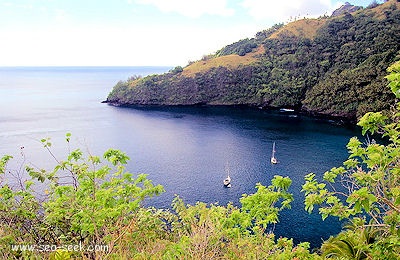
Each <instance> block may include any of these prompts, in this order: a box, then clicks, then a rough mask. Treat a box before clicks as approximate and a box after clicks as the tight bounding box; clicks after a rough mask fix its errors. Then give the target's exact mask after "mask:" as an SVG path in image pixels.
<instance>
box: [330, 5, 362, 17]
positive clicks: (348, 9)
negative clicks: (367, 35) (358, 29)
mask: <svg viewBox="0 0 400 260" xmlns="http://www.w3.org/2000/svg"><path fill="white" fill-rule="evenodd" d="M361 8H362V7H361V6H355V5H352V4H350V3H349V2H346V3H345V4H344V5H342V6H341V7H339V8H338V9H336V10H335V11H333V13H332V16H339V15H342V14H344V13H352V12H355V11H357V10H360V9H361Z"/></svg>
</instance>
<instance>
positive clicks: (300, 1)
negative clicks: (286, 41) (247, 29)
mask: <svg viewBox="0 0 400 260" xmlns="http://www.w3.org/2000/svg"><path fill="white" fill-rule="evenodd" d="M242 6H243V7H244V8H246V9H247V10H248V13H249V15H251V16H252V17H254V18H256V19H260V20H261V19H272V20H274V21H275V22H285V21H287V20H288V19H289V18H290V17H292V18H294V17H298V16H300V17H304V16H306V17H317V16H320V15H323V14H325V13H327V12H330V11H332V10H333V9H334V5H333V4H332V2H331V1H330V0H280V1H265V0H243V2H242ZM335 6H336V5H335Z"/></svg>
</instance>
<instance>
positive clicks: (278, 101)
mask: <svg viewBox="0 0 400 260" xmlns="http://www.w3.org/2000/svg"><path fill="white" fill-rule="evenodd" d="M399 7H400V3H399V2H398V1H396V0H390V1H387V2H386V3H384V4H381V5H371V6H370V7H368V8H363V9H361V10H357V11H355V12H353V13H348V12H346V13H344V14H343V15H339V16H335V17H320V18H318V19H303V20H299V21H295V22H292V23H289V24H287V25H283V24H278V25H275V26H273V27H271V28H269V29H267V30H264V31H261V32H259V33H257V34H256V36H255V38H251V39H243V40H240V41H238V42H235V43H233V44H231V45H228V46H225V47H224V48H222V49H221V50H219V51H217V52H216V53H215V54H213V55H208V56H205V57H204V58H203V59H202V60H200V61H197V62H194V63H190V64H189V65H188V66H186V67H184V68H182V67H180V66H178V67H176V68H175V69H173V70H171V71H170V72H169V73H165V74H162V75H151V76H147V77H144V78H136V77H134V78H131V79H129V80H127V81H120V82H119V83H118V84H117V85H116V86H115V87H114V88H113V90H112V91H111V93H110V94H109V96H108V98H107V102H108V103H110V104H114V105H124V106H129V105H248V106H257V107H264V108H271V107H272V108H273V107H275V108H279V107H289V108H295V109H297V110H302V111H307V112H310V113H315V114H325V115H330V116H339V117H344V118H347V119H351V120H355V119H356V118H360V116H362V115H363V114H364V113H365V112H367V111H379V110H384V109H388V108H389V106H390V104H391V103H392V102H393V100H394V96H393V94H392V93H391V92H390V91H388V90H387V89H386V88H385V80H384V75H385V70H386V68H387V67H388V66H389V65H390V64H391V63H393V62H394V61H396V60H398V59H399V58H400V55H399V51H400V45H399V39H400V10H399ZM246 58H247V60H246V62H241V61H242V60H244V59H246ZM221 61H223V62H221ZM202 66H203V67H202Z"/></svg>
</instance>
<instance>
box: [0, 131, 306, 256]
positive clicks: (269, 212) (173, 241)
mask: <svg viewBox="0 0 400 260" xmlns="http://www.w3.org/2000/svg"><path fill="white" fill-rule="evenodd" d="M70 138H71V137H70V134H67V136H66V141H67V143H68V144H69V142H70ZM42 142H43V145H44V147H45V149H48V151H49V152H50V153H51V150H50V147H51V142H50V140H49V139H43V140H42ZM103 158H104V159H105V162H104V163H101V158H99V157H97V156H93V155H90V154H89V155H86V156H85V155H84V154H83V152H82V151H81V150H79V149H77V150H74V151H72V152H70V153H69V154H68V156H67V158H66V159H65V160H62V161H59V160H57V165H56V166H55V168H54V170H53V171H45V170H37V169H35V168H33V167H31V166H26V167H25V169H24V171H25V173H26V174H28V175H29V176H30V179H29V180H25V181H23V182H22V178H20V179H18V180H17V182H16V184H13V183H11V182H10V181H6V178H4V179H2V182H1V189H0V219H1V224H0V242H1V243H0V244H1V245H2V246H1V254H0V257H1V258H3V259H12V258H20V257H22V258H26V259H30V258H32V257H33V258H50V259H70V258H72V257H79V258H83V259H92V258H95V259H104V258H108V259H120V258H124V259H132V258H140V259H141V258H146V259H147V258H151V259H161V258H163V257H164V258H171V259H172V258H181V259H215V258H225V259H232V258H233V259H242V258H245V257H250V258H263V259H264V258H268V257H274V256H279V257H284V258H293V257H302V256H307V257H308V256H311V254H310V253H309V251H308V243H304V244H300V245H297V246H295V245H293V241H292V240H290V239H286V238H280V239H278V240H275V238H274V235H273V234H269V235H267V233H266V232H267V231H268V226H269V224H274V223H277V222H278V215H279V212H280V211H281V210H283V209H286V208H290V203H291V201H292V200H293V197H292V195H291V194H290V193H288V189H289V187H290V185H291V180H290V179H289V178H287V177H281V176H275V177H274V178H273V179H272V184H271V185H270V186H268V187H266V186H263V185H261V184H258V185H257V192H256V193H255V194H252V195H243V197H242V198H241V200H240V201H241V204H242V207H241V208H238V207H234V206H233V205H227V206H225V207H224V206H218V205H206V204H204V203H197V204H196V205H193V206H191V205H185V203H184V202H183V200H182V199H180V198H179V197H177V198H176V199H175V200H174V201H173V203H172V209H173V210H172V211H171V210H161V209H155V208H148V207H144V206H143V205H141V202H142V201H143V200H144V199H145V198H147V197H150V196H153V195H157V194H159V193H160V192H162V191H163V188H162V187H161V186H160V185H157V186H154V185H153V184H152V183H151V181H149V180H148V179H147V178H146V176H145V175H143V174H139V175H137V176H134V175H133V174H131V173H129V172H126V171H125V164H126V163H127V161H128V160H129V158H128V157H127V156H126V155H125V154H124V153H122V152H120V151H118V150H114V149H109V150H107V151H106V152H105V153H104V155H103ZM11 159H12V158H11V156H4V157H3V158H2V160H1V164H0V170H1V172H0V173H1V174H2V175H5V174H6V173H7V172H8V169H7V163H8V162H9V160H11ZM19 176H22V175H21V174H19ZM38 183H44V184H45V187H46V190H45V191H44V194H42V195H39V194H37V193H36V192H35V191H34V186H35V185H36V184H38ZM43 196H44V197H43ZM40 198H41V199H40ZM16 245H21V246H24V245H25V246H26V245H36V246H37V248H39V247H40V250H27V249H26V248H25V249H23V247H20V248H18V247H16ZM44 245H51V247H50V248H47V249H48V250H44V249H43V247H44ZM65 245H80V246H82V248H90V246H93V245H102V246H103V248H102V249H103V250H96V251H90V250H89V251H88V250H86V251H85V250H77V251H74V250H70V251H68V250H66V249H65V248H64V246H65ZM54 247H57V248H55V249H54ZM57 249H58V250H57Z"/></svg>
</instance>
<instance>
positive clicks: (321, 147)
mask: <svg viewBox="0 0 400 260" xmlns="http://www.w3.org/2000/svg"><path fill="white" fill-rule="evenodd" d="M169 69H170V68H165V67H91V68H86V67H71V68H68V67H60V68H46V67H45V68H0V96H1V98H2V102H1V103H0V111H1V113H0V155H3V154H12V155H14V156H15V158H16V161H17V162H22V161H23V159H22V158H21V156H20V147H21V146H24V147H25V148H24V153H25V156H26V161H27V162H34V163H35V165H38V166H40V167H45V168H48V169H51V167H52V166H54V161H53V159H52V158H51V156H49V154H48V153H47V152H46V151H45V150H44V149H43V148H42V147H41V145H40V142H39V140H40V139H41V138H44V137H51V141H52V143H53V146H52V149H53V152H54V154H55V155H56V156H57V157H60V158H62V156H64V155H65V154H66V152H67V150H68V149H67V146H66V145H65V143H64V141H63V140H64V136H65V133H67V132H71V133H72V135H73V137H72V143H73V146H76V147H81V148H83V150H89V151H90V153H92V154H97V155H101V154H102V153H103V152H104V151H105V150H106V149H108V148H117V149H120V150H122V151H124V152H126V153H127V154H128V155H129V157H130V158H131V161H130V163H129V165H128V169H129V171H131V172H133V173H147V174H149V178H150V179H151V180H153V182H154V183H155V184H162V185H163V186H164V187H165V190H166V192H165V193H163V194H162V195H160V196H158V197H156V198H153V199H151V200H148V201H147V202H146V203H147V204H148V205H153V206H156V207H162V208H168V207H170V204H171V201H172V199H173V198H174V195H175V194H179V196H180V197H181V198H183V199H184V201H185V202H186V203H189V204H194V203H195V202H196V201H203V202H207V203H217V202H218V203H219V204H221V205H225V204H227V203H228V202H233V203H234V204H236V205H239V198H240V197H241V195H242V194H244V193H247V194H250V193H253V192H254V191H255V185H256V183H262V184H264V185H269V184H270V181H271V178H272V177H273V176H274V175H276V174H279V175H282V176H289V177H290V178H291V179H292V180H293V184H292V187H291V190H290V191H291V192H292V193H293V194H294V196H295V201H294V202H293V204H292V209H291V210H286V211H284V212H283V213H282V215H281V216H280V223H279V224H277V225H276V227H275V233H276V234H277V235H278V236H287V237H293V238H294V239H295V241H296V242H299V241H311V242H312V245H318V244H319V243H320V242H321V239H322V238H324V239H326V238H328V237H329V235H332V234H335V233H337V232H338V231H339V230H340V223H339V222H338V221H337V220H336V219H333V218H328V219H327V220H326V221H324V222H323V221H321V218H320V216H319V215H318V214H312V215H309V214H307V213H306V212H305V211H304V205H303V195H302V194H301V193H300V190H301V185H302V184H303V183H304V175H306V174H308V173H310V172H315V173H316V174H317V175H319V176H321V175H322V174H323V173H324V172H325V171H327V170H329V169H330V168H332V167H334V166H340V165H341V163H342V162H343V161H344V160H345V159H346V158H347V150H346V148H345V146H346V144H347V142H348V140H349V138H350V137H352V136H354V135H356V134H358V133H357V132H356V131H355V130H354V129H349V128H345V127H342V126H337V125H335V124H332V123H330V122H327V121H324V120H318V119H312V118H309V117H306V116H302V115H297V116H293V115H290V114H288V113H280V112H279V111H262V110H258V109H249V108H228V107H153V108H136V109H134V108H121V107H112V106H108V105H106V104H101V103H100V102H101V101H102V100H104V99H105V98H106V97H107V94H108V93H109V91H110V90H111V89H112V87H113V86H114V85H115V84H116V83H117V82H118V81H119V80H125V79H126V78H128V77H129V76H132V75H148V74H154V73H162V72H165V71H168V70H169ZM273 142H276V150H277V152H276V156H277V158H278V160H279V163H278V164H277V165H271V164H270V162H269V160H270V156H271V150H272V143H273ZM227 165H228V167H229V169H230V173H231V177H232V188H230V189H228V188H224V187H223V185H222V180H223V179H224V178H225V177H226V171H225V168H226V166H227ZM13 167H15V168H17V167H18V163H15V165H14V166H13Z"/></svg>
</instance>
